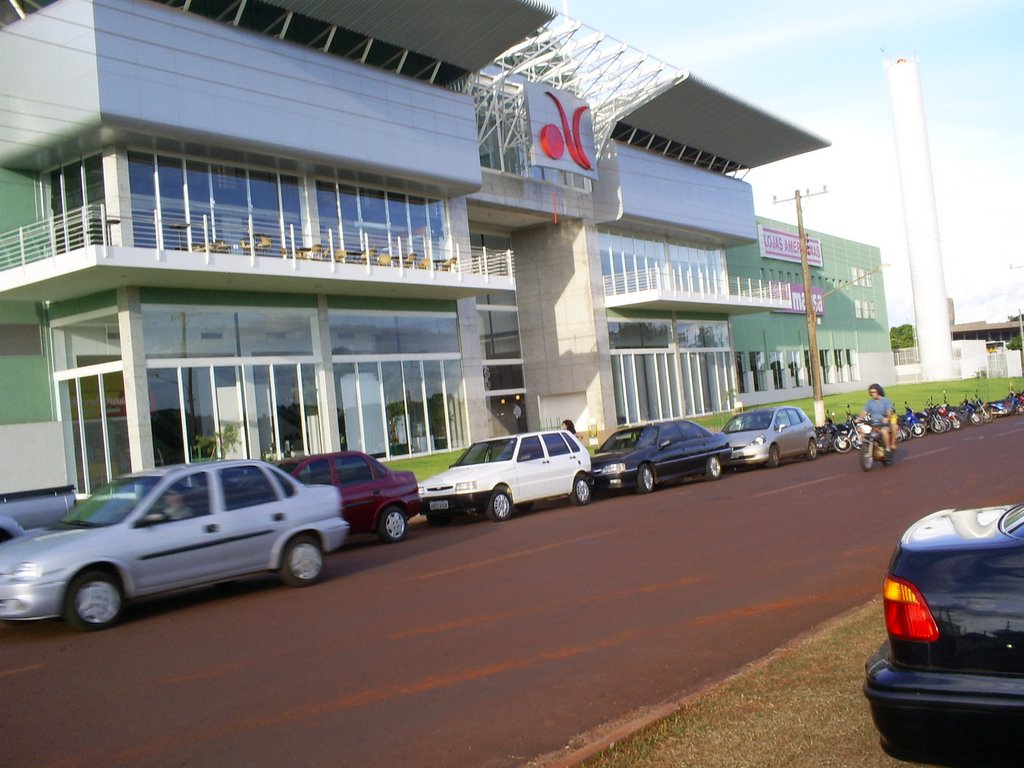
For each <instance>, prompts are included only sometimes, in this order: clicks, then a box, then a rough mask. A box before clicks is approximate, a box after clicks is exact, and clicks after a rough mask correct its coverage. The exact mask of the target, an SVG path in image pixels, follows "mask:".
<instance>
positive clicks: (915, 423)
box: [899, 402, 928, 437]
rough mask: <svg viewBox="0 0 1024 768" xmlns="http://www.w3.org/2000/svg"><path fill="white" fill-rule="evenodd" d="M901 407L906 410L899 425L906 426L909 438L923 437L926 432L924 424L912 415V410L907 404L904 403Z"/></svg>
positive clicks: (914, 414)
mask: <svg viewBox="0 0 1024 768" xmlns="http://www.w3.org/2000/svg"><path fill="white" fill-rule="evenodd" d="M903 405H904V406H905V408H906V410H905V411H904V413H903V415H902V416H901V417H900V419H899V423H900V424H902V425H905V426H906V428H907V430H908V431H909V432H910V436H911V437H924V434H925V432H927V431H928V430H927V428H926V427H925V424H924V422H923V421H922V420H921V419H920V417H918V415H917V414H916V413H914V409H913V408H911V407H910V404H909V403H907V402H904V403H903Z"/></svg>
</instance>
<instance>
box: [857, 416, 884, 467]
mask: <svg viewBox="0 0 1024 768" xmlns="http://www.w3.org/2000/svg"><path fill="white" fill-rule="evenodd" d="M857 433H858V434H859V435H860V437H861V446H860V468H861V469H863V470H864V471H865V472H867V471H868V470H870V469H871V468H872V467H873V466H874V465H875V462H876V461H880V462H882V463H883V464H885V465H886V466H888V465H889V464H892V451H890V450H889V448H888V447H887V446H886V444H885V440H884V439H883V437H882V428H881V426H880V425H878V424H872V423H871V422H868V421H862V422H860V424H858V425H857Z"/></svg>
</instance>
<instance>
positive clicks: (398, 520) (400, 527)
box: [377, 507, 409, 544]
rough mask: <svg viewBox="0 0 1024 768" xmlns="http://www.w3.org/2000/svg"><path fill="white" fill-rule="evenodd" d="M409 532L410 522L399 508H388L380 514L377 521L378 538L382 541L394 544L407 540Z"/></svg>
mask: <svg viewBox="0 0 1024 768" xmlns="http://www.w3.org/2000/svg"><path fill="white" fill-rule="evenodd" d="M408 530H409V525H408V520H407V519H406V517H405V513H404V512H403V511H402V510H400V509H399V508H398V507H387V508H386V509H385V510H384V511H383V512H381V513H380V519H379V520H378V521H377V536H378V537H379V538H380V540H381V541H383V542H386V543H388V544H394V543H395V542H396V541H401V540H402V539H404V538H405V534H406V532H407V531H408Z"/></svg>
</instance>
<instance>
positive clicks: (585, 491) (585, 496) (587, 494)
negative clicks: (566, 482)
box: [569, 472, 593, 507]
mask: <svg viewBox="0 0 1024 768" xmlns="http://www.w3.org/2000/svg"><path fill="white" fill-rule="evenodd" d="M591 496H593V488H591V485H590V478H589V477H587V476H586V474H584V473H583V472H580V473H578V474H577V475H576V477H574V478H573V481H572V493H570V494H569V498H570V499H572V503H573V504H575V505H576V506H578V507H583V506H586V505H587V504H589V503H590V498H591Z"/></svg>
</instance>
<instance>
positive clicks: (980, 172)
mask: <svg viewBox="0 0 1024 768" xmlns="http://www.w3.org/2000/svg"><path fill="white" fill-rule="evenodd" d="M549 4H550V5H552V6H553V7H555V8H556V9H557V10H559V11H561V12H563V13H565V14H566V15H568V16H570V17H572V18H574V19H577V20H579V21H581V22H583V23H584V24H586V25H587V26H589V27H593V28H594V29H597V30H600V31H602V32H605V33H606V34H607V35H608V36H610V37H613V38H615V39H617V40H619V41H621V42H624V43H627V44H629V45H630V46H631V47H633V48H635V49H638V50H640V51H643V52H645V53H648V54H650V55H652V56H654V57H656V58H658V59H660V60H662V61H664V62H665V63H667V64H670V65H672V66H674V67H677V68H680V69H684V70H687V71H689V72H690V73H691V74H693V75H695V76H697V77H699V78H701V79H702V80H705V81H706V82H709V83H710V84H712V85H714V86H716V87H718V88H720V89H722V90H724V91H726V92H728V93H729V94H731V95H733V96H735V97H737V98H739V99H742V100H743V101H746V102H748V103H750V104H752V105H754V106H755V107H757V108H759V109H761V110H763V111H765V112H768V113H771V114H773V115H775V116H777V117H780V118H782V119H784V120H786V121H787V122H789V123H792V124H794V125H796V126H798V127H800V128H802V129H804V130H806V131H808V132H810V133H813V134H815V135H817V136H820V137H822V138H824V139H826V140H828V141H830V142H831V146H830V147H828V148H827V149H822V150H817V151H815V152H810V153H807V154H805V155H801V156H797V157H795V158H789V159H786V160H781V161H779V162H777V163H772V164H771V165H767V166H763V167H761V168H755V169H753V170H751V171H749V172H748V173H747V174H746V175H745V176H743V177H742V178H743V179H744V180H745V181H747V182H748V183H750V185H751V187H752V188H753V194H754V209H755V212H756V214H757V215H758V216H764V217H767V218H771V219H775V220H777V221H783V222H787V223H790V224H793V225H795V224H796V207H795V204H794V203H793V202H792V198H793V193H794V191H795V190H800V191H801V195H805V193H807V192H810V193H811V195H812V196H811V197H807V198H805V199H804V206H803V208H804V211H803V213H804V225H805V227H806V228H807V229H809V230H817V231H819V232H824V233H827V234H830V235H835V236H837V237H843V238H847V239H850V240H856V241H858V242H862V243H868V244H870V245H875V246H878V247H879V248H880V250H881V254H882V263H883V264H886V265H887V266H886V267H885V269H884V270H883V272H882V278H883V281H884V284H885V291H886V304H887V309H888V322H889V325H890V326H897V325H901V324H903V323H913V322H914V303H913V295H912V293H911V281H910V267H909V262H908V258H907V245H906V232H905V229H904V225H903V207H902V199H901V192H900V179H899V172H898V168H897V165H896V150H895V142H894V139H893V132H892V120H891V116H890V110H889V95H888V90H887V87H886V81H885V66H884V65H885V61H886V60H892V59H896V58H898V57H901V56H904V57H908V58H912V59H915V60H916V61H917V62H918V65H919V68H920V74H921V87H922V91H923V96H924V109H925V116H926V118H927V131H928V142H929V147H930V154H931V165H932V176H933V182H934V191H935V202H936V209H937V214H938V223H939V238H940V245H941V249H942V261H943V266H944V275H945V284H946V294H947V296H948V297H949V298H951V299H953V302H954V311H955V318H956V322H957V323H966V322H983V321H987V322H1005V321H1006V319H1007V318H1008V317H1009V316H1010V315H1014V316H1016V314H1017V313H1018V311H1019V308H1020V307H1021V306H1022V304H1024V244H1017V243H1016V241H1017V239H1018V237H1019V236H1018V235H1017V233H1016V225H1017V224H1018V223H1024V194H1022V191H1021V184H1022V180H1024V45H1022V44H1021V40H1022V39H1024V3H1021V2H1020V0H964V1H963V2H953V1H952V0H887V1H879V0H862V2H859V3H831V2H829V3H822V2H820V0H817V1H816V2H811V1H808V0H774V2H768V3H766V2H762V1H760V0H716V1H715V2H703V3H687V2H685V0H630V2H628V3H623V2H621V0H549ZM823 189H825V190H827V191H826V193H825V194H820V195H814V193H816V192H821V191H822V190H823ZM776 199H777V200H779V201H783V200H788V202H774V201H775V200H776Z"/></svg>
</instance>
